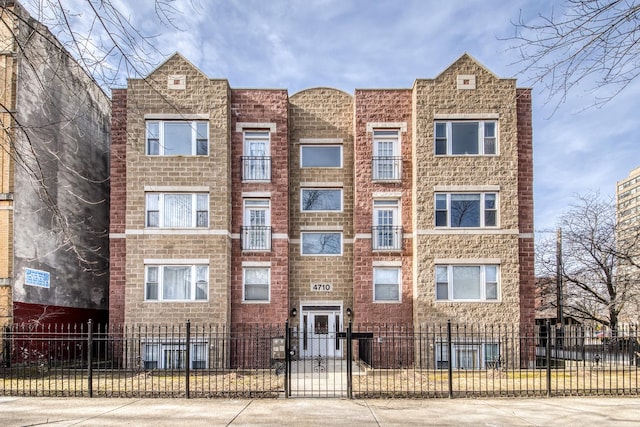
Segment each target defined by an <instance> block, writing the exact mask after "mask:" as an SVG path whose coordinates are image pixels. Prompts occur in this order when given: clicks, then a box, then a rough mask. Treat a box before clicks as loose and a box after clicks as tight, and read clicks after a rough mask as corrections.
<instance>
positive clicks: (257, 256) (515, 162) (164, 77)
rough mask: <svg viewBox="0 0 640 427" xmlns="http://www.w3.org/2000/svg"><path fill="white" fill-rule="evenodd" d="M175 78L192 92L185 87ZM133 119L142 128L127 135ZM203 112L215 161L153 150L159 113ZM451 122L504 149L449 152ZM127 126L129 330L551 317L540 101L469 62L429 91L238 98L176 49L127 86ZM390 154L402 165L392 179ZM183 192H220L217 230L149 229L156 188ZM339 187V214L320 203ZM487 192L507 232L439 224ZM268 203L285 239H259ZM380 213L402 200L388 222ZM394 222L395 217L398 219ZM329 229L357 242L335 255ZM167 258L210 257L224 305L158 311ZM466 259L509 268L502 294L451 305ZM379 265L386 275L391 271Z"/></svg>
mask: <svg viewBox="0 0 640 427" xmlns="http://www.w3.org/2000/svg"><path fill="white" fill-rule="evenodd" d="M172 79H173V80H174V83H175V85H177V86H178V88H170V87H168V85H169V86H171V81H172ZM167 82H169V83H167ZM121 107H123V108H121ZM116 111H118V112H119V113H117V114H116ZM122 111H126V129H122V128H120V127H119V126H117V123H121V122H117V120H118V117H117V115H120V114H123V113H122ZM196 116H198V117H200V118H202V117H206V119H207V120H208V123H209V129H210V134H209V154H208V155H206V156H148V155H146V154H145V120H155V119H162V117H166V119H167V120H179V119H184V118H188V117H196ZM449 122H456V123H470V124H471V125H472V126H476V127H477V128H478V129H480V126H486V127H487V129H488V130H486V131H485V134H484V135H483V136H482V143H480V142H479V144H489V145H487V146H486V147H488V148H484V150H487V153H484V152H483V153H472V154H464V153H463V154H455V153H454V154H451V153H445V154H443V153H436V150H435V148H434V143H435V141H436V134H435V132H436V131H435V129H436V123H449ZM485 122H487V123H488V124H486V125H484V124H483V123H485ZM479 123H480V124H479ZM493 125H495V128H496V129H495V132H493V133H492V131H491V130H490V129H491V128H490V126H493ZM113 129H114V140H113V158H114V162H112V176H113V180H112V214H111V215H112V224H111V233H112V235H111V252H112V271H111V283H112V288H111V291H112V294H111V295H112V296H111V301H112V305H111V315H112V320H113V321H114V322H125V323H140V322H158V321H159V320H162V321H163V322H184V321H186V320H187V319H190V320H191V321H192V322H194V321H195V322H205V323H221V324H225V325H226V324H229V325H231V328H232V329H234V328H235V329H238V328H241V327H242V326H243V325H247V324H257V323H260V324H281V323H283V322H284V321H285V320H287V319H288V320H289V321H290V322H291V324H292V325H294V326H295V327H299V328H301V329H304V330H305V331H307V328H309V330H311V329H312V328H314V327H322V328H324V329H326V328H329V332H331V327H335V328H336V330H344V328H345V327H346V324H347V322H348V321H349V320H351V321H353V322H354V324H355V325H365V324H371V323H386V324H399V325H411V324H413V325H421V324H424V323H425V322H443V321H446V320H447V319H450V320H452V321H454V322H471V323H478V322H482V323H502V322H509V323H512V322H523V323H533V301H534V295H533V291H534V281H533V234H532V233H533V197H532V183H533V168H532V161H533V159H532V133H531V93H530V91H529V90H528V89H518V88H516V82H515V80H513V79H501V78H498V77H496V76H495V75H493V74H492V73H491V72H490V71H488V70H487V69H485V68H484V67H483V66H481V65H480V64H478V63H477V62H476V61H475V60H474V59H473V58H471V57H470V56H468V55H464V56H462V57H461V58H460V59H459V60H458V61H456V62H455V63H454V64H453V65H451V66H450V67H449V68H447V69H446V70H445V71H444V72H443V73H442V74H440V75H439V76H438V77H436V78H434V79H418V80H416V81H415V83H414V85H413V87H412V88H407V89H393V90H392V89H369V90H356V91H355V94H354V95H353V96H352V95H349V94H347V93H344V92H342V91H339V90H335V89H329V88H313V89H308V90H304V91H301V92H299V93H296V94H294V95H292V96H290V97H289V96H288V94H287V92H286V90H276V89H273V90H267V89H231V88H229V86H228V83H227V82H226V81H225V80H212V79H209V78H207V77H206V76H204V75H203V74H202V73H201V72H200V71H198V70H197V69H196V68H195V67H194V66H193V65H191V64H189V63H188V62H187V61H186V60H185V59H184V58H182V57H181V56H180V55H174V56H173V57H171V58H170V59H169V60H167V62H165V63H164V64H163V65H162V66H160V67H159V68H158V69H157V70H156V71H155V72H154V73H152V74H151V75H150V76H148V77H147V78H146V79H144V80H130V81H129V86H128V88H127V89H125V90H123V91H114V128H113ZM483 129H484V128H483ZM478 135H479V133H477V134H476V136H478ZM252 137H256V138H263V141H267V142H266V144H267V145H266V146H267V148H266V149H263V151H262V152H261V154H260V155H259V156H256V155H255V153H253V154H251V153H248V152H247V146H248V145H247V144H250V143H251V142H250V138H252ZM385 138H387V139H385ZM487 138H488V141H489V142H487ZM492 138H493V140H492ZM478 139H479V140H480V137H479V136H478ZM492 141H493V142H492ZM491 144H493V145H491ZM125 146H126V150H125V149H124V147H125ZM491 147H496V148H495V152H494V151H492V150H494V149H493V148H491ZM392 148H393V150H392ZM385 150H386V151H385ZM389 150H391V151H393V154H392V155H391V154H390V153H391V151H389ZM383 151H384V153H383ZM303 153H307V154H303ZM311 153H318V154H315V155H317V156H320V155H321V154H320V153H323V154H322V156H324V155H327V156H329V157H327V158H324V157H322V158H320V157H318V158H313V156H314V154H311ZM329 153H331V154H329ZM336 153H339V154H336ZM381 153H382V154H381ZM305 156H308V157H305ZM331 156H337V157H331ZM336 159H338V160H336ZM381 159H382V160H381ZM265 161H268V162H269V163H268V164H269V165H270V166H269V167H270V172H269V175H268V177H266V176H262V175H261V178H260V179H254V178H255V177H253V178H252V177H248V176H245V175H246V174H247V165H250V166H251V162H255V165H262V166H264V165H265V164H266V163H262V162H265ZM380 161H382V162H383V164H382V165H383V166H385V165H387V166H390V167H392V169H384V170H386V172H385V173H388V174H387V175H384V176H382V177H381V176H380V175H378V172H379V171H380V170H383V169H380V163H379V162H380ZM247 162H249V163H247ZM323 162H328V163H326V164H324V163H323ZM384 162H387V163H384ZM262 166H261V167H262ZM181 187H183V188H193V187H197V188H204V189H205V190H206V191H207V193H208V194H209V195H210V205H209V217H210V222H209V226H208V227H207V228H206V229H197V230H174V229H170V228H169V229H162V228H161V229H149V228H148V227H145V208H144V206H145V192H148V191H153V190H157V189H158V188H164V189H167V191H169V190H171V191H180V188H181ZM145 189H146V190H145ZM327 193H332V195H331V196H330V197H331V200H330V202H327V203H328V204H327V205H324V204H322V203H320V204H317V205H314V204H313V203H316V202H313V201H312V202H311V204H307V203H309V201H310V200H311V199H310V198H312V197H316V196H317V197H320V196H318V194H327ZM485 193H490V196H491V197H495V201H496V206H495V209H494V210H495V218H497V219H496V220H495V224H489V225H483V226H473V225H471V226H442V224H438V225H437V226H436V197H437V195H451V194H462V195H471V196H473V197H480V195H481V196H482V197H483V199H482V200H483V201H485V198H484V197H485V196H484V194H485ZM338 195H339V196H338ZM322 197H324V196H322ZM327 197H329V196H327ZM338 199H339V200H338ZM486 200H487V201H486V203H487V204H486V205H483V207H482V208H478V209H481V210H482V212H483V213H484V212H485V210H492V209H493V208H492V207H490V200H493V199H490V198H487V199H486ZM254 202H257V204H262V206H267V208H266V209H268V213H267V216H266V217H260V218H261V221H262V222H260V225H261V226H265V227H266V229H267V230H268V231H267V233H268V237H269V239H268V247H263V246H255V247H254V246H251V245H252V243H251V242H248V241H246V238H247V236H249V235H250V233H251V232H252V230H253V229H254V227H255V226H256V225H255V224H254V223H253V222H251V221H253V219H254V218H253V217H252V216H251V215H253V214H249V213H248V212H249V209H248V208H247V206H249V205H251V206H253V204H252V203H254ZM311 206H315V207H311ZM380 206H391V208H388V209H387V212H384V213H383V214H381V213H380ZM389 211H391V213H389ZM123 214H124V216H123ZM385 215H387V216H385ZM389 215H390V216H389ZM448 215H451V212H449V213H448ZM478 215H480V214H479V213H478ZM486 215H487V214H486ZM256 218H257V217H256ZM265 218H267V219H265ZM487 218H488V217H487ZM249 220H251V221H249ZM383 220H387V221H390V222H387V223H385V225H384V226H382V224H381V221H383ZM483 221H490V220H489V219H485V220H483ZM389 225H392V226H393V227H392V229H393V233H394V234H393V236H396V237H394V239H396V240H393V239H390V240H389V242H390V244H389V245H381V244H380V241H379V239H380V236H387V237H388V235H384V234H380V229H381V228H382V229H385V230H386V228H385V227H387V226H389ZM325 235H331V236H330V237H331V239H337V240H334V241H333V242H334V243H335V242H339V245H337V244H336V246H333V247H328V248H329V249H327V248H325V247H322V248H320V247H319V245H324V244H325V243H319V242H321V241H322V242H324V240H323V239H325V238H326V237H327V236H325ZM398 236H399V237H398ZM327 241H329V238H328V237H327ZM261 242H262V243H264V242H263V241H262V240H261ZM327 244H329V243H327ZM314 245H315V246H314ZM324 250H327V252H324V253H323V251H324ZM163 259H165V260H168V261H167V262H169V261H171V262H175V260H179V259H196V260H202V259H205V260H206V261H207V264H208V266H209V278H208V280H209V282H208V283H209V290H208V299H207V300H206V301H188V302H187V301H185V302H175V301H174V302H166V301H165V302H162V301H160V302H159V301H146V300H145V297H144V293H145V292H144V288H145V265H148V264H149V262H151V261H157V260H163ZM452 266H453V267H456V266H463V267H478V268H481V267H484V266H489V267H491V268H493V269H495V271H497V278H496V279H495V281H496V282H497V284H496V285H495V286H496V287H495V288H493V289H495V290H494V291H491V290H488V289H489V288H488V286H489V285H487V290H486V291H483V293H482V297H481V298H476V300H469V299H461V300H456V298H455V297H454V296H451V297H449V298H442V296H439V297H438V296H437V294H436V290H437V288H438V285H437V284H436V270H437V268H438V267H447V268H448V267H452ZM453 267H452V268H453ZM247 268H249V269H250V268H268V269H269V287H268V289H269V290H268V297H267V298H266V299H264V298H262V299H261V298H258V299H257V300H253V299H252V298H248V297H247V292H248V287H247V283H246V277H245V274H246V269H247ZM376 269H380V270H384V271H382V273H384V274H380V276H379V277H377V276H376ZM482 271H484V270H482ZM492 271H494V270H492ZM387 273H390V274H389V275H388V276H385V274H387ZM485 275H486V277H485ZM489 275H490V274H489V273H483V276H482V280H483V285H482V286H484V283H485V282H492V279H490V278H489ZM383 276H384V277H383ZM389 277H397V280H398V283H397V288H396V289H393V286H391V287H390V283H389V282H384V280H388V278H389ZM391 285H393V284H391ZM376 289H379V291H378V292H380V295H378V296H376V295H375V292H377V291H376ZM493 292H494V293H493ZM118 295H124V297H122V298H119V297H118ZM458 299H459V298H458ZM120 313H122V314H120ZM327 318H329V319H330V320H329V321H328V323H324V322H327ZM313 319H315V322H316V323H313V322H314V321H313ZM319 319H320V320H319ZM334 322H335V324H334ZM319 325H320V326H319ZM336 354H337V353H336Z"/></svg>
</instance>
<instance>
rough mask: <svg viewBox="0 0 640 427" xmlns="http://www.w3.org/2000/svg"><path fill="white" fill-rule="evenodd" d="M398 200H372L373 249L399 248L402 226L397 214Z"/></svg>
mask: <svg viewBox="0 0 640 427" xmlns="http://www.w3.org/2000/svg"><path fill="white" fill-rule="evenodd" d="M399 205H400V200H398V199H376V200H374V201H373V229H372V233H371V236H372V239H373V240H372V248H373V250H401V249H402V239H403V234H402V226H401V225H400V214H399Z"/></svg>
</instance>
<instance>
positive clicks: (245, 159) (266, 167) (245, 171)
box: [242, 156, 271, 181]
mask: <svg viewBox="0 0 640 427" xmlns="http://www.w3.org/2000/svg"><path fill="white" fill-rule="evenodd" d="M242 180H243V181H271V157H269V156H242Z"/></svg>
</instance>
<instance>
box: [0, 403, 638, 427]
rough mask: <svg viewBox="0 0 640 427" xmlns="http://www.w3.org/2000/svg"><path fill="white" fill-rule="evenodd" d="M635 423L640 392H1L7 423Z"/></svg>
mask: <svg viewBox="0 0 640 427" xmlns="http://www.w3.org/2000/svg"><path fill="white" fill-rule="evenodd" d="M43 424H48V425H53V426H116V425H117V426H121V425H131V426H144V425H149V426H154V427H159V426H172V427H176V426H183V425H184V426H188V427H195V426H281V425H286V426H351V425H353V426H408V425H409V426H410V425H437V426H460V425H470V426H471V425H473V426H562V427H570V426H579V427H585V426H599V427H605V426H606V427H608V426H637V425H639V424H640V398H632V397H629V398H617V397H616V398H613V397H611V398H610V397H602V398H601V397H581V398H561V397H557V398H549V399H546V398H536V399H454V400H448V399H434V400H417V399H416V400H404V399H403V400H401V399H397V400H395V399H390V400H375V399H374V400H369V399H368V400H346V399H288V400H285V399H274V400H269V399H262V400H261V399H238V400H228V399H226V400H225V399H219V400H218V399H213V400H204V399H191V400H187V399H118V398H113V399H110V398H95V399H89V398H35V397H31V398H30V397H0V425H2V426H5V427H9V426H35V425H43Z"/></svg>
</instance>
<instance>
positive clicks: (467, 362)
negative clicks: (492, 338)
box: [435, 342, 500, 370]
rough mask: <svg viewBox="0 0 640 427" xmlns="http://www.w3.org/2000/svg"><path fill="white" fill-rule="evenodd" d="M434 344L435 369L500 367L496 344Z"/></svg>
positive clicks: (498, 348) (497, 345)
mask: <svg viewBox="0 0 640 427" xmlns="http://www.w3.org/2000/svg"><path fill="white" fill-rule="evenodd" d="M448 347H449V345H448V344H447V343H436V348H435V350H436V368H438V369H447V368H449V363H451V368H452V369H467V370H468V369H495V368H498V367H500V345H499V344H498V343H491V342H489V343H452V344H451V352H452V355H451V356H452V357H449V350H448Z"/></svg>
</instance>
